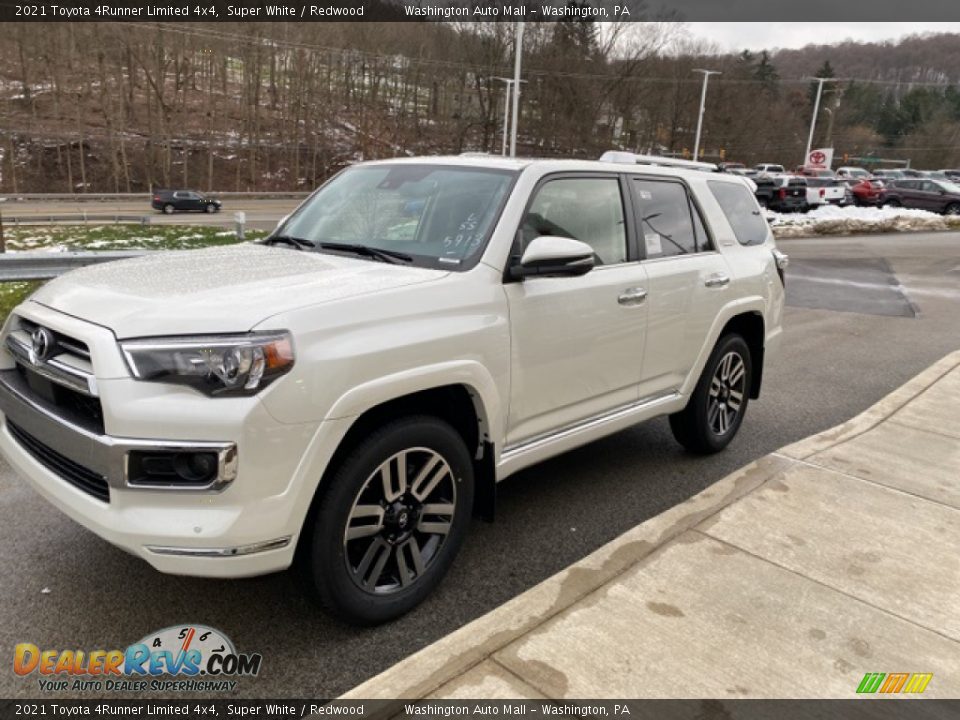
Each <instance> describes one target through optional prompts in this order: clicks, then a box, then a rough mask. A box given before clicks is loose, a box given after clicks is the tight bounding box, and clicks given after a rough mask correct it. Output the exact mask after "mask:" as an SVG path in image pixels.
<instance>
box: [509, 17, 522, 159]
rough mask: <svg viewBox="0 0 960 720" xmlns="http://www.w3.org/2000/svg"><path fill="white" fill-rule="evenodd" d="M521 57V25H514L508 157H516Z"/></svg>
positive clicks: (519, 23)
mask: <svg viewBox="0 0 960 720" xmlns="http://www.w3.org/2000/svg"><path fill="white" fill-rule="evenodd" d="M522 56H523V23H522V22H518V23H517V24H516V43H515V47H514V50H513V127H512V128H511V130H510V157H516V156H517V119H518V117H519V115H520V63H521V58H522Z"/></svg>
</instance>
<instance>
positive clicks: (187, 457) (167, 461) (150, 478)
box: [127, 450, 220, 487]
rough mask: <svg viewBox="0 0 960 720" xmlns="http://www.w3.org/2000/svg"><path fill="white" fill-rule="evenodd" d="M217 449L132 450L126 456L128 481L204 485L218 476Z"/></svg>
mask: <svg viewBox="0 0 960 720" xmlns="http://www.w3.org/2000/svg"><path fill="white" fill-rule="evenodd" d="M219 469H220V459H219V456H218V455H217V453H215V452H204V451H199V452H177V451H169V450H155V451H144V450H132V451H130V453H129V455H128V456H127V483H128V484H130V485H138V486H152V487H158V486H159V487H178V486H182V487H203V486H206V485H210V484H211V483H212V482H214V480H216V479H217V475H218V472H219Z"/></svg>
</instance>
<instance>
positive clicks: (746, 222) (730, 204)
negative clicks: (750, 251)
mask: <svg viewBox="0 0 960 720" xmlns="http://www.w3.org/2000/svg"><path fill="white" fill-rule="evenodd" d="M707 185H709V186H710V192H711V193H713V197H714V198H715V199H716V201H717V204H718V205H720V209H721V210H723V214H724V215H726V216H727V221H728V222H729V223H730V227H731V228H733V234H734V235H736V236H737V242H739V243H740V244H741V245H762V244H763V242H764V241H765V240H766V239H767V232H768V228H767V223H766V221H765V220H764V219H763V216H762V215H761V214H760V210H759V209H758V208H757V201H756V200H755V199H754V197H753V194H752V193H751V192H750V191H749V190H747V188H746V187H744V186H743V185H736V184H734V183H725V182H717V181H716V180H710V181H708V182H707Z"/></svg>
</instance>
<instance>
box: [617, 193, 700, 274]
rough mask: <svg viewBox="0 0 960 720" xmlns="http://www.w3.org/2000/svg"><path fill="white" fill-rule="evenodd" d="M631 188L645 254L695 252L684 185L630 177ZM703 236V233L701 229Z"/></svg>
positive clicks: (668, 255) (650, 256)
mask: <svg viewBox="0 0 960 720" xmlns="http://www.w3.org/2000/svg"><path fill="white" fill-rule="evenodd" d="M633 187H634V191H635V193H634V194H635V196H636V213H637V234H638V236H639V238H640V242H641V243H643V247H644V248H645V251H646V257H647V258H648V259H652V258H661V257H671V256H673V255H690V254H693V253H695V252H697V250H698V246H697V238H698V233H697V231H696V230H695V229H694V220H693V213H692V212H691V211H692V210H693V208H692V207H691V203H690V199H689V198H688V197H687V189H686V187H684V186H683V185H682V184H680V183H678V182H670V181H667V180H647V179H641V178H634V179H633ZM701 226H702V223H701ZM703 236H704V237H705V236H706V231H705V230H704V231H703ZM702 244H703V241H702V240H701V245H702ZM704 249H705V248H704Z"/></svg>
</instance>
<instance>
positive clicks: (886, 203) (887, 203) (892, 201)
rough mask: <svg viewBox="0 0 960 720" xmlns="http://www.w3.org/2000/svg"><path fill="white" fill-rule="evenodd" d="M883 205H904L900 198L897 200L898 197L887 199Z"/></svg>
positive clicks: (895, 206) (896, 206)
mask: <svg viewBox="0 0 960 720" xmlns="http://www.w3.org/2000/svg"><path fill="white" fill-rule="evenodd" d="M883 206H884V207H894V208H898V207H902V204H901V202H900V201H899V200H897V199H896V198H893V199H891V200H887V201H886V202H884V203H883Z"/></svg>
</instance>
